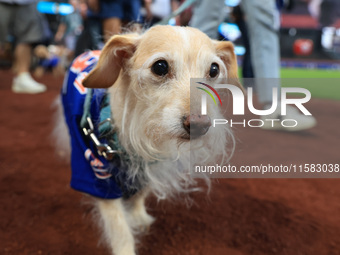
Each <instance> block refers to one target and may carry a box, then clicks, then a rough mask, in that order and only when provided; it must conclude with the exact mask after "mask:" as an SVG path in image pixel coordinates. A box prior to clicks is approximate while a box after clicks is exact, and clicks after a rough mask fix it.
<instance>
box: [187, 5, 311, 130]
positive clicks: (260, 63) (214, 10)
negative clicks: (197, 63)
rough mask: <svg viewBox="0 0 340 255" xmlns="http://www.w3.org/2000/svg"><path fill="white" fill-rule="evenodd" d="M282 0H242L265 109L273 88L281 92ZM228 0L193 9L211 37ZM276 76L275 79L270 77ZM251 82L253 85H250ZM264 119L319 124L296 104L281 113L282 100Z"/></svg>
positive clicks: (196, 21)
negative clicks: (279, 9)
mask: <svg viewBox="0 0 340 255" xmlns="http://www.w3.org/2000/svg"><path fill="white" fill-rule="evenodd" d="M281 2H283V1H282V0H278V1H276V0H242V1H241V7H242V10H243V12H244V15H245V21H246V26H247V30H248V36H249V40H250V54H251V63H252V66H253V72H254V76H255V78H256V79H257V80H256V84H255V85H256V91H257V98H258V101H259V102H260V104H261V105H262V108H263V110H268V109H270V108H271V107H272V104H273V95H272V94H273V88H277V89H278V91H280V90H279V89H280V87H281V84H280V81H279V78H280V68H281V64H280V45H279V28H280V16H279V11H278V8H277V6H278V5H279V4H280V3H281ZM224 6H225V3H224V0H216V1H208V0H198V1H197V2H196V4H195V6H194V9H193V17H192V20H191V26H193V27H196V28H198V29H200V30H201V31H203V32H204V33H206V34H207V35H208V36H209V37H210V38H212V39H217V38H218V25H219V24H220V23H221V22H222V21H223V19H224V18H225V15H226V14H225V11H224ZM270 78H274V79H270ZM248 85H249V84H248ZM261 118H263V119H268V118H269V119H279V120H281V121H282V120H284V119H294V120H296V121H297V125H296V126H295V127H283V126H281V125H280V123H278V122H275V124H272V123H271V122H268V121H264V123H265V125H263V126H262V128H263V129H270V130H283V131H300V130H305V129H309V128H312V127H314V126H315V125H316V120H315V118H314V117H313V116H306V115H303V114H301V113H300V112H299V111H298V110H297V109H296V108H295V107H292V106H287V114H286V115H281V107H280V102H279V103H278V107H277V109H276V110H275V111H274V113H272V114H270V115H264V116H261Z"/></svg>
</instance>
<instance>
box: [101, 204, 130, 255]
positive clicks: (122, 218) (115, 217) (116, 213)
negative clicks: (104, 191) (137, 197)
mask: <svg viewBox="0 0 340 255" xmlns="http://www.w3.org/2000/svg"><path fill="white" fill-rule="evenodd" d="M98 209H99V212H100V216H101V218H102V228H103V230H104V233H105V239H106V241H107V243H108V244H109V245H110V247H111V251H112V253H113V254H114V255H134V254H135V241H134V237H133V234H132V230H131V227H130V226H129V224H128V221H127V218H126V212H125V208H124V206H123V203H122V199H110V200H98Z"/></svg>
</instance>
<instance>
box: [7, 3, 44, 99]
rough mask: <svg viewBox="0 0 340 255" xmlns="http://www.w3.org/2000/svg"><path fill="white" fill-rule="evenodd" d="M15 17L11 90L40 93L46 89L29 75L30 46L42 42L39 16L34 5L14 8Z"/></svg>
mask: <svg viewBox="0 0 340 255" xmlns="http://www.w3.org/2000/svg"><path fill="white" fill-rule="evenodd" d="M15 7H16V11H15V17H14V21H15V23H14V24H13V31H14V36H15V38H16V40H17V46H16V48H15V50H14V57H15V73H16V74H17V76H16V78H14V80H13V86H12V90H13V91H14V92H16V93H32V94H35V93H41V92H44V91H46V87H45V86H44V85H43V84H41V83H38V82H36V81H35V80H33V78H32V77H31V75H30V73H29V69H30V65H31V58H32V46H31V45H32V44H33V43H39V42H41V41H42V40H44V38H45V36H44V31H43V26H42V19H41V16H40V15H41V14H40V13H38V11H37V9H36V4H34V3H33V4H28V5H19V6H15Z"/></svg>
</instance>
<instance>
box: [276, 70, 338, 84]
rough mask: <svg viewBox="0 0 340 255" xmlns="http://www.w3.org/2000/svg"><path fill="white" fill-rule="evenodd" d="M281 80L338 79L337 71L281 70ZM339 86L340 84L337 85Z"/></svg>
mask: <svg viewBox="0 0 340 255" xmlns="http://www.w3.org/2000/svg"><path fill="white" fill-rule="evenodd" d="M281 77H282V78H340V71H339V70H322V69H297V68H282V69H281ZM339 85H340V84H339Z"/></svg>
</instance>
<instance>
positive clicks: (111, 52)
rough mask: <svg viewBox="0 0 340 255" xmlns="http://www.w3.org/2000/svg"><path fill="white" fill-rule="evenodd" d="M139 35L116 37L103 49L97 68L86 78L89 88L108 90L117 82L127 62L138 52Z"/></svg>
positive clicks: (84, 81) (85, 83)
mask: <svg viewBox="0 0 340 255" xmlns="http://www.w3.org/2000/svg"><path fill="white" fill-rule="evenodd" d="M138 38H139V36H138V35H137V34H130V35H115V36H113V37H112V38H111V39H110V40H109V42H108V43H107V44H106V45H105V47H104V48H103V50H102V52H101V54H100V57H99V61H98V63H97V66H96V67H95V68H94V69H93V70H92V71H91V72H90V73H89V74H88V75H87V76H86V77H85V79H84V80H83V85H84V86H85V87H87V88H108V87H110V86H112V85H113V84H114V83H115V81H116V80H117V78H118V76H119V73H120V70H121V68H122V67H123V66H124V63H125V61H126V60H127V59H128V58H130V57H131V56H132V55H133V53H134V52H135V50H136V47H137V42H138Z"/></svg>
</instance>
